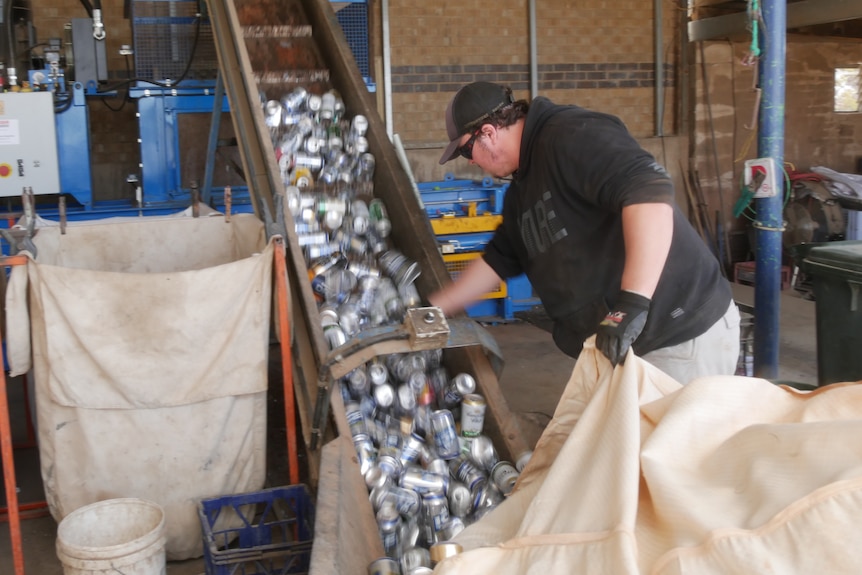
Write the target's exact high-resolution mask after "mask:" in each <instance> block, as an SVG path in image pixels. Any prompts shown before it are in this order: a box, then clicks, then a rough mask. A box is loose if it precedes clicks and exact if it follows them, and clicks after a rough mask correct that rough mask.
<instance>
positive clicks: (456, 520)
mask: <svg viewBox="0 0 862 575" xmlns="http://www.w3.org/2000/svg"><path fill="white" fill-rule="evenodd" d="M449 513H450V517H449V520H448V521H446V523H444V524H443V529H441V530H440V541H449V540H451V539H452V538H454V537H455V536H456V535H458V534H459V533H461V532H462V531H464V528H465V527H466V525H464V521H463V519H462V518H461V517H453V516H452V515H451V514H452V510H451V509H450V510H449Z"/></svg>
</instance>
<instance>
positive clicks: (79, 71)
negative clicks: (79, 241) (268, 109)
mask: <svg viewBox="0 0 862 575" xmlns="http://www.w3.org/2000/svg"><path fill="white" fill-rule="evenodd" d="M131 9H132V32H133V38H134V43H135V50H134V51H132V50H130V49H128V54H127V56H128V55H131V54H134V58H135V75H136V78H135V81H134V82H132V81H130V86H129V89H128V98H129V99H130V100H133V101H134V102H135V103H136V104H137V112H138V114H137V115H138V136H139V142H140V156H141V165H140V168H139V174H135V175H133V176H130V178H129V179H128V180H127V182H128V184H129V185H130V186H131V189H127V190H126V191H125V193H123V194H121V195H122V196H123V197H126V196H134V197H130V198H128V199H125V200H99V201H97V200H96V199H95V198H94V195H93V174H92V166H91V161H90V160H91V157H90V151H91V142H90V121H89V112H88V107H87V99H88V98H91V97H98V98H103V97H106V96H113V95H116V93H112V92H107V93H105V92H100V91H99V82H104V81H106V80H107V76H108V74H107V69H106V57H105V53H104V51H105V43H104V41H103V40H104V35H102V38H101V39H96V40H94V35H93V33H92V30H94V24H95V23H96V20H93V19H87V18H77V19H73V20H72V24H71V25H70V26H71V29H72V41H73V47H74V53H75V80H76V81H74V82H72V81H67V79H66V77H65V71H64V70H62V69H61V68H60V60H61V58H60V51H61V50H60V43H59V40H55V39H52V41H49V44H50V47H49V48H47V49H45V60H46V62H47V65H46V66H45V69H44V70H40V69H36V70H30V71H28V76H27V79H28V80H29V82H30V84H31V85H32V86H40V87H41V88H42V89H43V90H47V91H51V92H54V93H56V95H57V97H56V98H55V106H54V108H55V110H54V112H55V113H54V119H55V125H56V141H57V164H58V172H59V175H58V176H54V180H55V181H57V180H58V181H59V189H56V188H57V186H56V185H50V186H46V185H43V184H42V180H39V181H38V184H39V185H33V184H31V182H30V181H29V180H28V179H27V178H20V179H14V178H12V177H9V176H8V175H7V173H8V172H10V171H14V170H12V168H13V167H14V166H15V164H16V162H19V163H20V162H21V159H22V158H24V160H23V161H24V163H25V164H28V163H30V164H32V165H39V164H41V165H43V166H44V164H45V162H44V161H42V159H41V157H36V156H35V155H34V154H35V152H34V153H30V156H32V157H28V156H27V154H26V153H25V151H24V150H21V151H18V150H14V151H13V150H12V149H10V148H8V147H7V149H6V150H4V152H5V153H4V157H0V183H3V182H4V180H5V183H6V184H7V186H6V188H5V189H0V195H2V196H6V197H9V196H17V195H18V194H21V195H23V191H24V189H26V188H28V186H32V188H33V189H32V192H33V193H35V194H36V195H44V194H59V196H60V198H61V200H60V201H62V202H65V198H64V196H67V197H69V198H72V199H73V200H74V201H73V202H69V203H68V205H67V206H66V208H65V213H66V214H67V217H68V218H69V219H92V218H97V217H106V216H114V215H144V214H146V215H157V214H162V213H171V212H175V211H178V210H181V209H184V208H185V207H187V206H189V205H190V204H191V203H192V202H193V201H195V200H197V199H199V200H200V201H201V202H202V203H206V204H209V205H212V206H214V207H216V208H220V207H222V206H224V191H225V188H224V187H214V186H213V185H212V180H213V172H214V163H215V155H216V154H215V151H216V148H217V147H218V146H219V145H220V144H219V141H218V133H219V125H220V121H221V115H222V113H225V112H229V105H228V101H227V98H225V97H224V90H223V86H222V85H221V79H220V78H219V77H218V73H217V68H218V64H217V61H216V56H215V50H214V44H213V42H212V30H211V28H210V25H209V22H208V20H206V18H205V17H202V16H200V15H199V14H198V12H199V11H200V3H199V2H198V0H174V1H173V2H170V3H167V2H162V1H160V0H133V1H132V3H131ZM367 11H368V6H367V0H348V1H347V2H342V3H340V9H339V11H338V13H337V16H338V20H339V23H340V24H341V26H342V29H343V31H344V33H345V35H346V37H347V38H348V42H349V45H350V47H351V49H352V51H353V52H354V57H355V59H356V62H357V65H358V66H359V68H360V71H361V73H362V75H363V77H364V78H365V81H366V85H367V87H368V89H369V90H370V91H374V89H375V85H374V83H373V81H372V80H371V78H370V65H369V64H370V63H369V57H368V55H369V49H368V35H367V33H368V31H367V27H368V24H367V17H368V15H367ZM168 39H169V40H170V41H168ZM121 53H122V52H121ZM187 74H188V76H187ZM164 78H177V79H178V80H175V81H173V82H172V81H170V80H164ZM21 95H22V96H25V91H23V90H22V92H21ZM194 113H205V114H211V118H212V119H211V123H210V133H209V139H208V142H207V144H208V146H207V155H206V166H205V170H204V173H203V174H200V175H199V176H200V177H199V178H197V177H195V178H194V179H192V177H191V176H189V175H185V176H184V174H183V171H182V166H181V165H180V164H181V156H182V155H183V154H182V151H183V150H182V149H181V138H180V122H181V118H182V116H183V115H184V114H194ZM42 115H43V116H45V115H46V114H44V113H43V114H42ZM33 116H34V115H33V114H29V113H22V115H21V117H20V119H16V121H20V123H21V128H22V130H25V129H27V127H28V126H31V125H37V126H38V127H39V128H40V129H44V127H45V118H44V117H42V118H39V119H35V118H34V117H33ZM3 135H4V136H7V137H8V134H3ZM202 136H203V134H200V133H198V134H195V137H199V138H201V137H202ZM52 139H53V138H52ZM186 145H187V144H186ZM31 148H32V145H31ZM42 148H43V149H42V150H41V151H39V152H38V153H39V154H44V153H45V150H44V145H43V146H42ZM27 152H28V153H29V150H27ZM3 164H7V165H8V167H7V168H5V172H4V168H3ZM52 164H53V162H52ZM234 168H235V169H236V171H238V172H240V171H241V168H240V167H239V166H238V165H236V164H235V165H234ZM43 171H44V170H43ZM195 176H198V174H195ZM241 179H242V180H243V181H244V179H245V178H244V177H243V178H241ZM195 180H199V186H198V188H197V189H194V188H195V186H194V184H193V181H195ZM198 193H199V194H198ZM113 195H114V196H116V195H117V194H113ZM58 204H59V202H55V203H54V204H53V205H51V202H41V203H40V204H39V205H38V208H39V209H38V211H39V214H40V215H43V216H45V217H49V218H51V217H55V216H57V215H58V214H59V213H60V212H61V210H60V208H59V205H58ZM55 206H56V207H55ZM6 209H7V210H10V211H11V210H12V208H9V207H7V208H6ZM231 209H232V210H233V211H238V212H243V211H253V210H252V205H251V200H250V197H249V193H248V189H247V187H245V186H241V185H237V186H231Z"/></svg>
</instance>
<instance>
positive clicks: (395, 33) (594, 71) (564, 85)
mask: <svg viewBox="0 0 862 575" xmlns="http://www.w3.org/2000/svg"><path fill="white" fill-rule="evenodd" d="M675 6H676V3H675V2H671V1H666V2H665V14H664V16H665V17H664V21H663V27H664V33H663V42H664V46H665V49H664V59H665V88H666V98H665V102H666V104H665V115H664V119H665V121H664V133H665V134H666V135H670V134H673V133H674V132H675V130H677V129H678V127H679V125H680V121H679V119H678V117H677V116H678V113H677V107H678V105H677V103H676V98H677V96H676V84H677V74H676V72H675V70H676V69H677V65H678V63H679V46H678V45H679V40H678V38H679V30H678V29H679V24H678V21H679V16H680V14H679V12H678V10H677V8H676V7H675ZM389 10H390V11H389V23H390V29H391V32H390V44H391V47H392V50H391V73H392V77H391V81H392V91H393V94H392V118H393V131H394V132H395V133H398V134H399V136H400V138H401V140H402V142H403V143H404V146H405V148H406V149H407V150H408V158H409V159H410V161H411V166H412V167H413V169H414V171H415V172H418V173H422V174H431V175H433V176H436V177H442V176H443V175H444V174H445V173H446V171H453V170H454V171H455V172H456V173H457V174H458V175H460V174H461V173H462V172H463V173H464V174H467V175H469V174H470V173H471V169H470V168H469V167H468V166H466V165H461V164H466V162H455V163H452V164H448V165H447V166H446V167H445V168H440V167H438V166H434V165H426V163H427V161H428V158H430V157H431V156H432V155H433V154H430V153H427V154H426V153H424V151H425V150H429V149H433V148H438V149H440V150H441V151H442V147H443V146H444V145H445V142H446V137H445V136H446V135H445V127H444V124H443V113H444V110H445V108H446V105H447V104H448V102H449V100H450V99H451V98H452V96H453V95H454V93H455V91H457V90H458V88H460V87H461V86H462V85H464V84H465V83H468V82H472V81H476V80H487V81H493V82H499V83H502V84H507V85H509V86H511V87H512V88H513V90H514V92H515V95H516V97H519V98H528V99H529V97H530V93H529V92H530V38H529V13H528V3H527V2H526V0H502V1H499V2H479V3H469V4H468V3H464V2H461V1H456V0H443V1H442V2H434V3H428V2H421V1H405V2H397V3H390V6H389ZM653 18H654V14H653V3H652V2H644V1H642V0H622V1H618V2H612V3H611V2H600V1H596V2H585V1H581V2H574V1H556V2H550V3H542V2H539V3H537V5H536V29H537V39H536V45H537V46H536V48H537V72H538V88H539V92H538V95H542V96H547V97H549V98H551V99H552V100H554V101H557V102H560V103H572V104H578V105H580V106H584V107H587V108H592V109H596V110H600V111H603V112H607V113H610V114H614V115H617V116H619V117H620V118H621V119H622V120H623V121H624V122H625V123H626V125H627V126H628V128H629V130H630V131H631V132H632V134H634V135H635V137H638V138H645V137H649V136H651V135H654V134H655V132H656V126H655V123H656V119H655V87H654V83H655V70H654V68H655V66H654V63H655V58H654V53H655V40H654V27H653ZM376 50H377V52H378V56H379V55H380V44H379V42H378V44H377V46H376ZM376 62H377V70H376V72H377V73H378V74H377V75H378V77H379V78H382V70H380V62H381V61H380V58H379V57H378V59H377V60H376ZM379 85H380V84H379V82H378V86H379ZM381 110H382V108H381ZM413 150H416V152H413ZM420 150H421V151H422V152H420Z"/></svg>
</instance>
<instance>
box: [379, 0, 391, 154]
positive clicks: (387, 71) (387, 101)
mask: <svg viewBox="0 0 862 575" xmlns="http://www.w3.org/2000/svg"><path fill="white" fill-rule="evenodd" d="M381 10H382V11H383V16H382V18H383V26H382V28H383V108H384V115H385V117H386V134H387V135H388V136H389V140H390V141H391V140H392V134H393V132H394V131H393V127H392V58H391V56H392V47H391V45H390V44H389V0H383V1H382V2H381Z"/></svg>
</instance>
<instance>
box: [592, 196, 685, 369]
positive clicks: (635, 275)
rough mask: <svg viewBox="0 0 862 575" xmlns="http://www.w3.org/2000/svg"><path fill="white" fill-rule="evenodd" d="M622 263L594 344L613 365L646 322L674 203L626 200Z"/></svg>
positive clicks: (669, 234) (667, 246)
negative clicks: (613, 295)
mask: <svg viewBox="0 0 862 575" xmlns="http://www.w3.org/2000/svg"><path fill="white" fill-rule="evenodd" d="M622 219H623V240H624V242H625V250H626V254H625V263H624V267H623V277H622V281H621V283H620V292H619V294H617V297H616V301H615V303H614V307H613V308H612V309H611V311H610V312H608V314H607V315H606V316H605V319H603V320H602V322H601V323H600V324H599V327H598V330H597V331H596V348H598V350H599V351H601V352H602V353H603V354H604V355H605V357H607V358H608V359H609V360H610V361H611V363H612V364H613V365H617V364H618V363H621V362H622V361H623V359H625V356H626V353H627V352H628V350H629V348H630V347H631V345H632V343H634V341H635V340H636V339H637V338H638V336H639V335H640V334H641V331H643V328H644V326H645V325H646V321H647V315H648V314H649V307H650V303H651V300H652V296H653V294H654V293H655V289H656V286H657V285H658V281H659V278H660V277H661V274H662V270H664V264H665V262H666V261H667V255H668V252H670V244H671V240H672V238H673V207H672V206H671V205H670V204H665V203H647V204H629V205H627V206H625V207H624V208H623V210H622Z"/></svg>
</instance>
